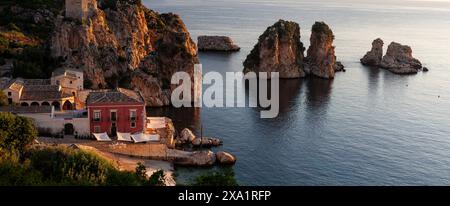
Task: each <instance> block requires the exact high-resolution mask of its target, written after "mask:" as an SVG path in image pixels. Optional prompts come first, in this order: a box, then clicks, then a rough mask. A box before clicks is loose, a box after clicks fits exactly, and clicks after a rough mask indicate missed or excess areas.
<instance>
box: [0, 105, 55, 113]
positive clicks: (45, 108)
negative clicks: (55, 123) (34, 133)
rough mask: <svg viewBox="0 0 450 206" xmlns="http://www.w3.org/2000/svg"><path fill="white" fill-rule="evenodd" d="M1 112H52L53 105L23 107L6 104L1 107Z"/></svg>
mask: <svg viewBox="0 0 450 206" xmlns="http://www.w3.org/2000/svg"><path fill="white" fill-rule="evenodd" d="M0 112H11V113H15V114H26V113H51V112H52V107H51V106H39V107H21V106H4V107H0Z"/></svg>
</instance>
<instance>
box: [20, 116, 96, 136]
mask: <svg viewBox="0 0 450 206" xmlns="http://www.w3.org/2000/svg"><path fill="white" fill-rule="evenodd" d="M20 116H24V117H29V118H32V119H33V121H34V124H35V126H36V128H40V129H49V130H50V131H51V133H54V134H57V133H60V132H62V131H63V130H64V125H65V124H69V123H70V124H72V125H73V127H74V129H75V131H76V132H77V133H78V134H79V135H89V134H90V127H89V119H88V118H52V117H51V115H50V114H48V113H47V114H20Z"/></svg>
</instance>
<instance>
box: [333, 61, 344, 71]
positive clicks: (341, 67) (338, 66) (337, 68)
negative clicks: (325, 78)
mask: <svg viewBox="0 0 450 206" xmlns="http://www.w3.org/2000/svg"><path fill="white" fill-rule="evenodd" d="M334 71H335V72H346V70H345V66H344V65H343V64H342V62H336V64H335V68H334Z"/></svg>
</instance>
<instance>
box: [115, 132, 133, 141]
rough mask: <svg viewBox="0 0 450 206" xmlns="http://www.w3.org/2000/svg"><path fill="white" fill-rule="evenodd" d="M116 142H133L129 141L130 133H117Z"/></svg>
mask: <svg viewBox="0 0 450 206" xmlns="http://www.w3.org/2000/svg"><path fill="white" fill-rule="evenodd" d="M117 140H118V141H124V142H133V139H131V134H130V133H120V132H117Z"/></svg>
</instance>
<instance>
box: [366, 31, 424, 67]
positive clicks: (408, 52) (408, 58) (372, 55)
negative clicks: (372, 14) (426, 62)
mask: <svg viewBox="0 0 450 206" xmlns="http://www.w3.org/2000/svg"><path fill="white" fill-rule="evenodd" d="M361 63H362V64H363V65H367V66H377V67H381V68H384V69H387V70H389V71H391V72H392V73H395V74H416V73H417V72H419V71H420V70H421V69H422V63H421V62H420V61H419V60H417V59H415V58H414V57H413V56H412V49H411V47H409V46H407V45H402V44H399V43H396V42H392V43H391V44H389V46H388V49H387V51H386V54H385V55H384V56H383V40H381V39H379V38H378V39H375V40H374V41H373V42H372V49H371V50H370V51H368V52H367V54H366V55H364V57H363V58H362V59H361ZM423 70H424V71H428V69H426V68H424V69H423Z"/></svg>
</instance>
